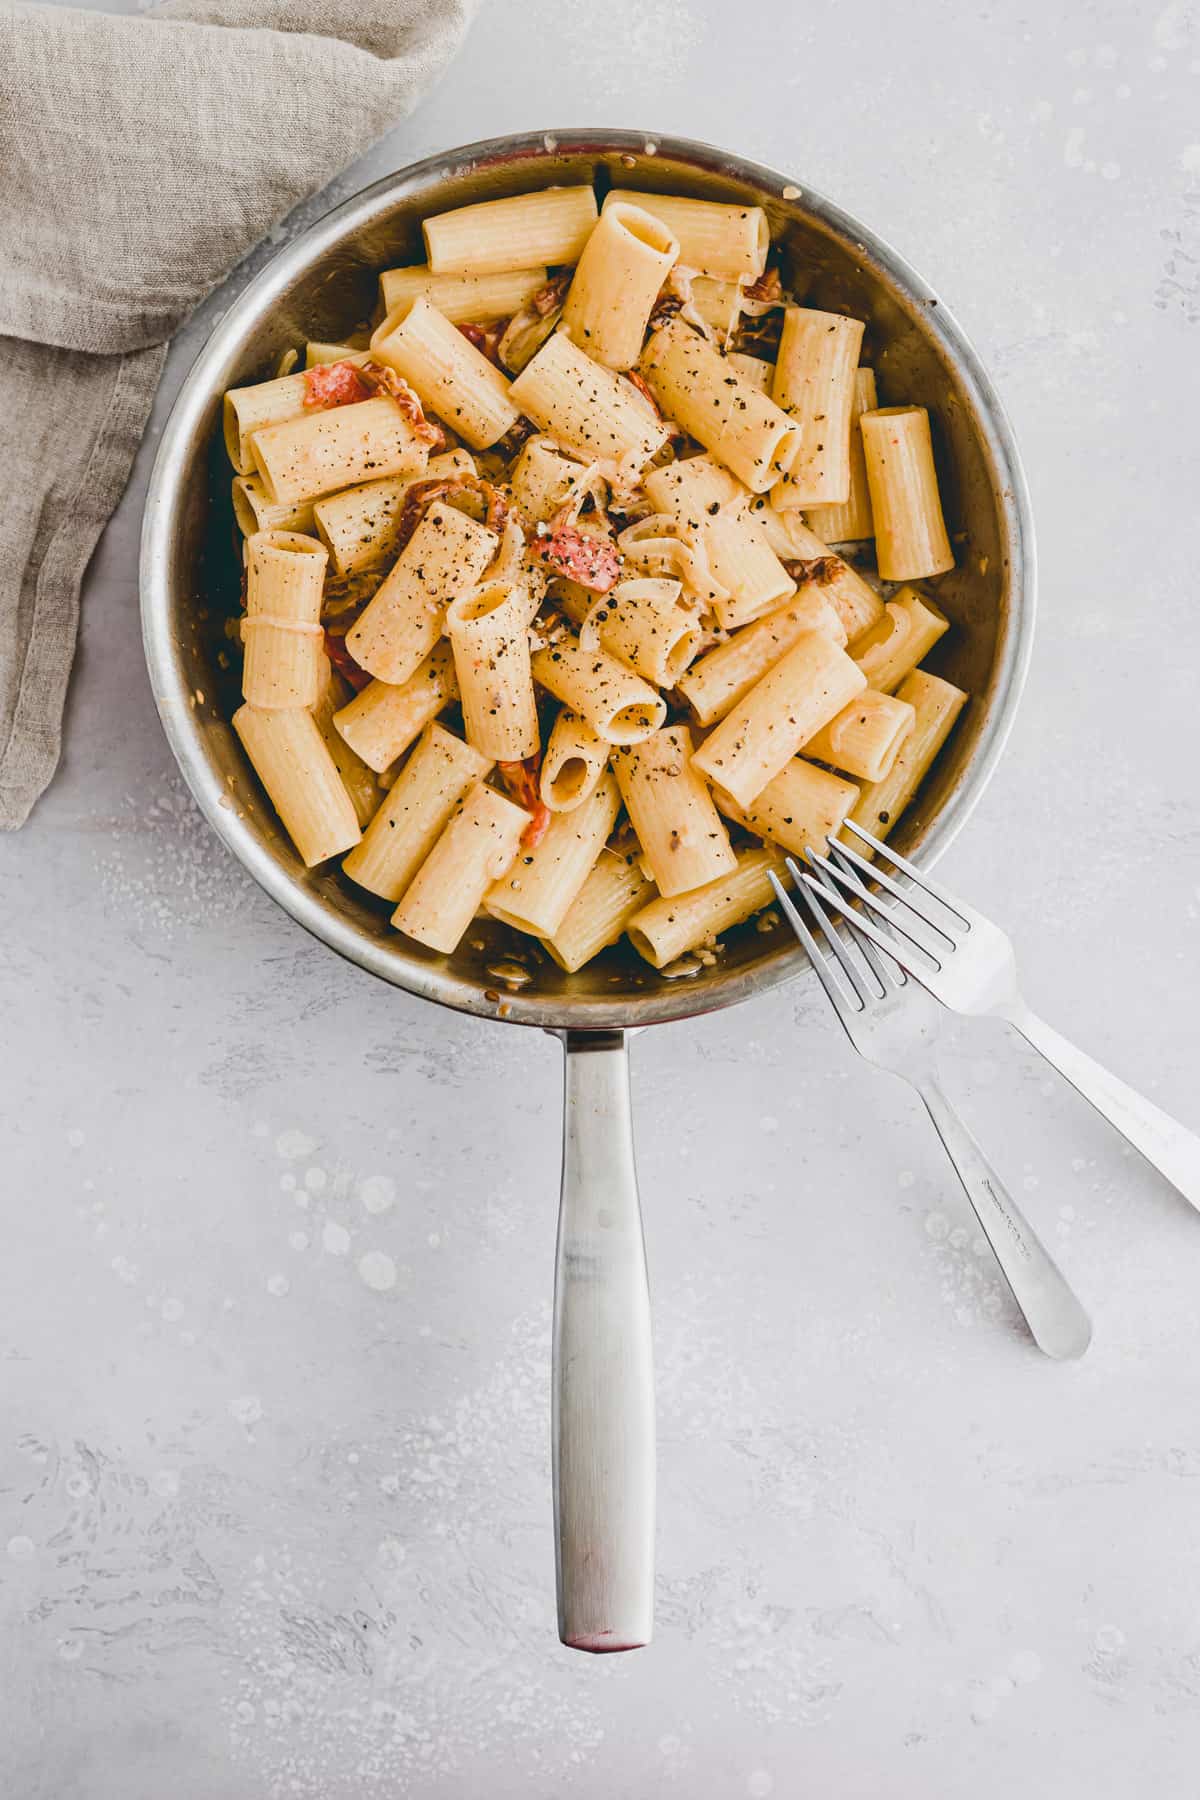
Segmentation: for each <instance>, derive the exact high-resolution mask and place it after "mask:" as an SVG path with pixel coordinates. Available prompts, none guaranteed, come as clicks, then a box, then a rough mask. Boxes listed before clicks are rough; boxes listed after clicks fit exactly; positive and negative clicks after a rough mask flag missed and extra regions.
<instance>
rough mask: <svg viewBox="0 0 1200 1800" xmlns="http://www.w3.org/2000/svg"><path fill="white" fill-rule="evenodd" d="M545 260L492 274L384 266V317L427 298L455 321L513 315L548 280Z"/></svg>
mask: <svg viewBox="0 0 1200 1800" xmlns="http://www.w3.org/2000/svg"><path fill="white" fill-rule="evenodd" d="M547 274H548V271H547V269H546V268H545V266H544V265H542V266H541V267H537V268H532V269H502V270H500V271H498V272H496V273H494V274H491V275H481V274H453V275H435V274H434V272H433V270H432V269H431V268H430V267H429V264H428V263H418V264H417V265H416V266H415V267H414V268H408V269H385V270H384V271H383V273H382V274H381V275H380V277H379V302H380V311H381V312H382V314H383V316H384V318H385V319H386V318H387V317H388V316H389V315H390V314H393V313H400V312H402V309H403V308H404V307H406V306H411V305H412V304H413V302H414V300H428V301H430V302H431V303H432V304H433V305H434V306H436V307H437V309H438V311H439V312H440V313H441V315H442V317H443V318H444V319H449V320H450V323H451V324H452V325H463V324H467V323H470V324H475V325H491V324H493V323H494V322H495V321H496V320H497V319H509V318H511V317H512V315H513V313H515V312H519V311H520V310H521V308H522V307H523V306H524V305H525V304H526V302H527V301H529V300H531V299H532V298H533V296H534V294H536V293H537V292H538V291H539V289H541V288H544V287H545V285H546V276H547Z"/></svg>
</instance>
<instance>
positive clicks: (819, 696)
mask: <svg viewBox="0 0 1200 1800" xmlns="http://www.w3.org/2000/svg"><path fill="white" fill-rule="evenodd" d="M866 685H867V683H866V677H865V676H864V675H863V672H862V670H861V669H860V668H859V667H858V664H857V663H855V662H852V661H851V660H850V658H849V657H848V656H847V655H846V652H845V651H844V650H843V649H842V648H841V647H840V646H839V645H838V644H836V643H835V642H834V641H833V639H832V638H831V637H829V636H828V635H827V634H826V633H825V632H823V631H806V632H805V633H804V634H803V635H802V636H801V637H799V638H798V639H797V640H796V642H795V644H794V645H793V646H792V648H791V649H790V650H789V651H788V652H787V654H786V655H785V656H783V657H782V658H781V659H780V661H779V662H777V663H776V664H775V665H774V667H773V668H771V669H769V670H768V671H767V673H766V674H765V675H764V676H763V678H762V680H761V681H759V682H757V683H756V684H755V686H754V687H752V688H751V689H750V692H749V693H748V694H747V695H746V696H745V698H744V699H743V700H740V701H739V702H738V703H737V705H736V706H735V707H733V708H732V709H731V711H729V712H728V713H726V715H725V717H724V718H723V719H722V721H721V723H720V724H719V725H718V726H717V728H716V730H715V731H714V732H713V733H712V734H711V736H710V737H707V738H705V740H704V742H703V744H702V745H701V746H700V748H699V750H697V752H696V755H695V758H694V761H695V764H696V766H697V768H698V769H699V770H700V771H701V773H702V774H703V775H705V776H706V777H707V778H708V780H709V781H713V782H716V783H717V784H719V785H720V786H721V787H723V788H725V789H726V790H727V791H728V792H729V793H731V794H732V795H733V797H734V799H735V800H736V801H737V802H738V804H739V805H741V806H746V805H748V804H749V802H750V801H751V800H753V799H754V798H755V796H756V795H757V794H761V792H762V790H763V789H764V788H765V787H766V785H767V783H768V782H769V781H770V780H771V779H772V777H773V776H775V775H777V774H778V773H779V771H780V769H782V768H783V766H784V764H785V763H786V762H788V761H789V759H790V758H791V757H793V756H795V754H796V752H797V751H798V750H799V749H800V747H801V745H803V744H806V743H807V742H808V740H809V738H810V737H812V736H813V734H814V733H815V732H817V731H819V730H820V729H821V727H822V725H825V724H827V723H828V722H829V720H830V719H832V718H833V717H835V715H836V714H837V713H839V712H841V710H842V708H843V706H845V705H846V703H847V701H848V700H851V699H853V697H854V695H855V694H857V693H859V692H860V691H861V690H862V689H863V688H865V687H866Z"/></svg>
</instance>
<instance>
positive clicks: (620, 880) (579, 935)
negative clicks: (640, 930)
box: [543, 842, 654, 975]
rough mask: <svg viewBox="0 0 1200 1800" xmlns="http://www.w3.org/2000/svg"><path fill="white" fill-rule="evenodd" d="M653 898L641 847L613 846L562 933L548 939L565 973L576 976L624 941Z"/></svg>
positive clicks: (589, 880) (587, 883)
mask: <svg viewBox="0 0 1200 1800" xmlns="http://www.w3.org/2000/svg"><path fill="white" fill-rule="evenodd" d="M653 896H654V883H653V881H652V880H651V879H650V877H649V875H647V874H646V872H645V870H644V868H643V867H642V853H641V849H640V847H639V846H638V845H637V844H636V843H633V844H630V843H619V842H618V843H614V844H610V845H609V846H608V847H607V848H606V849H604V850H602V851H601V852H600V856H599V858H598V859H597V862H596V866H595V868H594V869H593V870H592V872H591V874H590V875H589V876H588V878H587V880H586V881H585V882H584V884H583V886H582V887H581V888H580V890H579V892H578V894H576V896H575V901H574V904H573V905H572V906H570V907H569V908H568V910H567V913H566V916H565V917H564V919H563V921H562V924H561V925H560V926H559V927H558V929H557V931H554V932H551V933H550V934H549V936H547V937H546V938H545V939H543V942H544V944H545V947H546V949H547V950H548V951H549V953H550V955H551V956H552V957H553V958H554V960H555V962H556V963H557V964H558V966H559V968H560V969H565V970H566V971H567V974H568V975H573V974H574V973H575V971H576V969H582V968H583V966H584V964H585V963H589V962H591V960H592V958H593V957H594V956H599V954H600V952H601V951H602V950H607V949H608V948H609V946H610V945H611V944H615V943H616V942H617V940H618V939H619V938H620V937H622V936H623V935H624V932H625V930H626V927H627V926H628V924H629V921H630V920H631V919H632V918H633V916H634V914H635V913H638V912H640V911H641V909H642V908H643V907H644V906H646V905H648V903H649V902H650V900H651V899H652V898H653Z"/></svg>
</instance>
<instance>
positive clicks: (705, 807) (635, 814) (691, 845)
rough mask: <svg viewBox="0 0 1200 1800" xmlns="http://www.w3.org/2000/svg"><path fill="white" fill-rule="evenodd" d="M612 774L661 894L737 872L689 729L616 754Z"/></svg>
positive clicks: (673, 728)
mask: <svg viewBox="0 0 1200 1800" xmlns="http://www.w3.org/2000/svg"><path fill="white" fill-rule="evenodd" d="M613 769H614V771H615V773H616V777H617V782H618V785H619V786H620V789H621V798H622V799H623V800H624V802H625V808H626V811H627V812H628V814H629V818H630V822H631V824H632V825H633V829H634V830H635V831H636V833H637V835H638V841H639V842H640V844H641V846H642V849H643V850H644V851H645V854H646V861H647V862H648V863H649V865H650V869H651V872H652V874H653V876H654V880H655V884H656V886H657V888H658V891H659V893H660V894H667V895H671V894H681V893H683V892H684V891H685V890H686V889H688V888H697V887H701V886H702V885H703V884H704V883H705V882H706V881H712V880H714V879H715V878H716V877H717V876H718V875H722V874H724V873H726V872H727V871H729V870H731V869H732V868H733V867H734V864H735V862H736V858H735V856H734V853H733V849H732V847H731V846H730V842H729V833H728V832H727V831H726V829H725V826H724V824H723V823H722V821H721V817H720V815H719V813H718V812H717V809H716V807H715V806H714V805H713V799H712V795H711V794H710V793H709V791H708V788H707V787H706V786H705V784H704V782H703V781H701V779H700V777H699V775H697V773H696V770H695V767H694V766H693V758H692V734H691V732H690V731H689V730H688V728H687V726H686V725H668V726H665V727H664V728H663V730H661V731H656V732H655V733H654V734H653V736H652V737H648V738H646V739H645V740H644V741H643V742H642V743H640V744H636V745H634V746H633V747H632V748H631V749H627V750H620V751H618V752H617V753H616V754H615V755H614V757H613Z"/></svg>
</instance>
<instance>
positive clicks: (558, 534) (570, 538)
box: [530, 524, 621, 594]
mask: <svg viewBox="0 0 1200 1800" xmlns="http://www.w3.org/2000/svg"><path fill="white" fill-rule="evenodd" d="M530 549H531V550H532V551H533V554H534V555H535V556H540V557H541V559H542V561H543V562H547V563H549V564H550V566H551V568H553V569H555V570H557V572H558V574H560V575H565V576H567V577H568V579H569V580H571V581H575V582H578V584H579V586H580V587H585V588H590V589H591V591H592V593H594V594H607V593H608V590H609V589H610V588H611V587H614V586H615V585H616V582H617V579H618V577H619V576H620V573H621V558H620V554H619V553H618V550H617V546H616V545H615V544H614V543H613V542H612V541H611V540H610V539H609V538H605V537H596V536H594V535H593V534H592V533H591V532H586V531H580V529H579V527H578V526H577V525H567V524H563V525H558V526H556V527H555V528H554V529H553V530H552V531H549V532H548V533H547V534H546V536H545V537H539V538H535V539H534V541H533V543H532V544H531V545H530Z"/></svg>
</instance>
